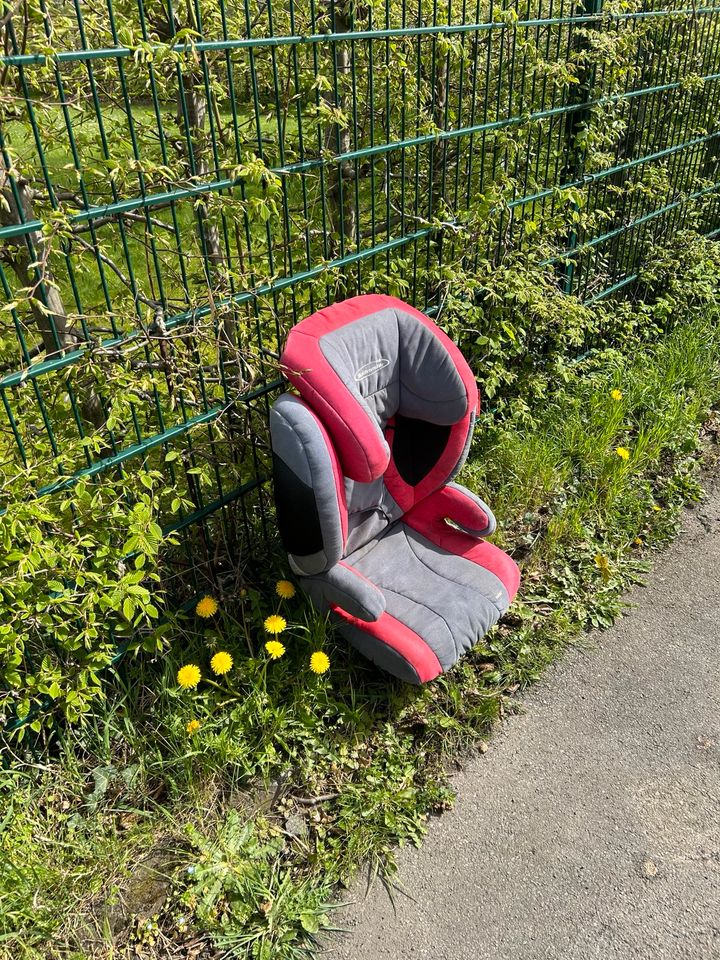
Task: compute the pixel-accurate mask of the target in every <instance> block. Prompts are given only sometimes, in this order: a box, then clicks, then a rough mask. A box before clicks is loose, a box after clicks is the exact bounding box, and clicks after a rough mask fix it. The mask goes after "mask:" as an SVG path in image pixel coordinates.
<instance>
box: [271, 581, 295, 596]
mask: <svg viewBox="0 0 720 960" xmlns="http://www.w3.org/2000/svg"><path fill="white" fill-rule="evenodd" d="M275 593H276V594H277V595H278V596H279V597H280V599H281V600H292V598H293V597H294V596H295V584H294V583H290V581H289V580H278V582H277V583H276V584H275Z"/></svg>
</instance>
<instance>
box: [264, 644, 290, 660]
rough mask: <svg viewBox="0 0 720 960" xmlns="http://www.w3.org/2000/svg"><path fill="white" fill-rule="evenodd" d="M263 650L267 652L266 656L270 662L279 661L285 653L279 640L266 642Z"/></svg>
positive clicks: (283, 646) (283, 645)
mask: <svg viewBox="0 0 720 960" xmlns="http://www.w3.org/2000/svg"><path fill="white" fill-rule="evenodd" d="M265 649H266V650H267V652H268V656H269V657H270V659H271V660H279V659H280V657H281V656H282V655H283V654H284V653H285V644H284V643H280V641H279V640H268V642H267V643H266V644H265Z"/></svg>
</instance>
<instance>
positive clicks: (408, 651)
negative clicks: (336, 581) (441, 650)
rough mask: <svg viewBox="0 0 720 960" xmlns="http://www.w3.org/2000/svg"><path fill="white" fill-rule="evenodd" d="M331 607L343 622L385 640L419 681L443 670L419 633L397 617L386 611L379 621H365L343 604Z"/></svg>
mask: <svg viewBox="0 0 720 960" xmlns="http://www.w3.org/2000/svg"><path fill="white" fill-rule="evenodd" d="M331 609H332V611H333V612H334V613H337V615H338V616H339V617H342V619H343V620H345V622H346V623H351V624H352V625H353V626H354V627H358V628H359V629H360V630H362V631H363V632H364V633H368V634H370V636H371V637H375V639H376V640H379V641H380V642H381V643H386V644H387V645H388V646H389V647H392V649H393V650H395V652H396V653H399V654H400V656H401V657H403V658H404V659H405V660H407V662H408V663H409V664H410V666H411V667H412V668H413V669H414V670H415V672H416V673H417V676H418V680H419V682H420V683H427V682H428V680H434V679H435V677H437V676H439V675H440V674H441V673H442V667H441V666H440V661H439V660H438V658H437V657H436V656H435V654H434V653H433V651H432V650H431V649H430V647H429V646H428V645H427V643H425V641H424V640H423V638H422V637H420V636H418V634H417V633H415V631H414V630H411V629H410V627H407V626H405V624H404V623H402V621H400V620H396V619H395V617H393V616H392V615H391V614H389V613H388V612H387V611H385V613H383V614H382V616H381V617H380V618H379V619H378V620H375V621H373V622H372V623H368V622H367V621H366V620H359V619H358V618H357V617H353V616H351V615H350V614H349V613H347V612H346V611H345V610H343V609H342V607H337V606H335V605H333V606H332V607H331Z"/></svg>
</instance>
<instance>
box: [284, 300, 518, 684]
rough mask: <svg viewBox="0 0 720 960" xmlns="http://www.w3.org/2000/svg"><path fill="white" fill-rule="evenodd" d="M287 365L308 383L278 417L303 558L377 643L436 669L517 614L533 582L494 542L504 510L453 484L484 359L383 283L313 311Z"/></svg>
mask: <svg viewBox="0 0 720 960" xmlns="http://www.w3.org/2000/svg"><path fill="white" fill-rule="evenodd" d="M281 363H282V365H283V367H284V372H285V374H286V376H287V377H288V379H289V380H290V382H291V384H292V385H293V386H294V387H295V388H296V389H297V391H298V393H299V395H300V396H299V397H298V396H295V395H294V394H292V393H285V394H283V395H282V396H281V397H279V398H278V399H277V400H276V402H275V404H274V405H273V408H272V411H271V415H270V429H271V437H272V449H273V469H274V481H275V502H276V506H277V518H278V526H279V530H280V535H281V537H282V540H283V543H284V545H285V548H286V549H287V551H288V554H289V560H290V566H291V568H292V569H293V571H294V572H295V573H296V574H297V575H298V577H299V581H300V584H301V585H302V587H303V589H304V590H305V591H306V592H307V593H308V594H309V595H310V597H311V599H312V601H313V603H314V604H315V606H317V607H319V608H320V609H325V610H327V609H328V608H329V609H330V610H331V611H332V612H333V614H334V616H335V617H336V618H337V619H338V620H339V621H340V625H341V631H342V633H343V634H344V635H345V637H346V638H347V639H348V640H349V641H350V643H352V644H353V645H354V646H355V647H357V648H358V650H360V651H361V652H362V653H363V654H365V656H367V657H369V658H370V659H371V660H373V661H374V662H375V663H376V664H377V665H378V666H380V667H382V668H383V669H384V670H387V671H389V672H390V673H392V674H394V675H395V676H397V677H400V678H401V679H403V680H407V681H410V682H411V683H424V682H425V681H428V680H432V679H433V677H436V676H438V674H440V673H442V672H444V671H445V670H448V669H449V668H450V667H451V666H452V665H453V664H454V663H455V662H456V661H457V660H458V659H459V658H460V657H461V656H462V655H463V654H464V653H466V652H467V651H468V650H469V649H470V648H471V647H472V646H473V645H474V644H475V643H477V641H478V640H479V639H480V638H481V637H482V636H483V634H484V633H485V632H486V631H487V630H488V629H489V628H490V627H491V626H492V625H493V624H494V623H495V622H496V621H497V620H498V619H499V618H500V617H501V616H502V614H503V613H504V612H505V610H507V608H508V606H509V605H510V603H511V601H512V599H513V598H514V596H515V593H516V591H517V588H518V583H519V579H520V574H519V571H518V568H517V566H516V564H515V563H514V561H513V560H512V559H511V558H510V557H509V556H508V555H507V554H506V553H503V551H502V550H499V549H498V548H497V547H495V546H494V545H493V544H491V543H488V542H487V541H486V540H484V539H483V538H484V537H486V536H488V535H489V534H491V533H492V532H493V531H494V529H495V518H494V517H493V514H492V511H491V510H490V508H489V507H488V506H486V504H485V503H483V501H482V500H480V498H479V497H476V496H475V494H474V493H471V492H470V490H467V489H466V488H465V487H463V486H460V484H457V483H453V482H452V480H453V477H455V475H456V474H457V473H458V471H459V470H460V467H461V466H462V464H463V463H464V461H465V458H466V457H467V454H468V450H469V447H470V440H471V438H472V433H473V427H474V422H475V417H476V413H477V410H478V403H479V401H478V391H477V385H476V383H475V379H474V377H473V375H472V373H471V371H470V367H469V366H468V364H467V363H466V361H465V359H464V358H463V356H462V354H461V353H460V351H459V350H458V348H457V347H456V346H455V344H454V343H453V342H452V341H451V340H450V339H449V338H448V337H447V336H446V335H445V334H444V333H443V332H442V330H440V329H439V327H437V326H436V325H435V324H434V323H433V322H432V321H431V320H429V319H428V317H426V316H424V315H423V314H422V313H420V312H419V311H418V310H415V309H414V308H413V307H411V306H409V305H408V304H406V303H403V302H402V301H401V300H398V299H396V298H394V297H388V296H382V295H375V294H373V295H368V296H360V297H354V298H352V299H350V300H345V301H343V302H341V303H337V304H335V305H334V306H331V307H327V308H325V309H324V310H319V311H318V312H317V313H314V314H313V315H312V316H310V317H308V318H307V319H305V320H303V321H302V322H301V323H299V324H297V326H295V327H294V328H293V329H292V330H291V331H290V335H289V336H288V340H287V343H286V345H285V349H284V351H283V353H282V356H281ZM448 520H449V521H451V522H452V525H450V524H449V523H448V522H447V521H448Z"/></svg>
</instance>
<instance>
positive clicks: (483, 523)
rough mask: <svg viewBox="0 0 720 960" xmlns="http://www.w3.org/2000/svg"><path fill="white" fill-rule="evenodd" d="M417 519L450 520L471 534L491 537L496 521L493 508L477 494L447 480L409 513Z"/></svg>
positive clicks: (472, 535)
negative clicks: (446, 482)
mask: <svg viewBox="0 0 720 960" xmlns="http://www.w3.org/2000/svg"><path fill="white" fill-rule="evenodd" d="M414 515H417V518H418V519H424V520H426V521H427V520H429V519H431V518H432V519H433V520H435V521H444V520H451V521H452V522H453V523H454V524H455V525H456V526H458V527H460V529H461V530H462V531H464V532H465V533H467V534H469V535H470V536H471V537H477V538H478V539H479V538H482V537H489V536H490V535H491V534H492V533H494V532H495V530H496V528H497V522H496V520H495V516H494V514H493V512H492V510H491V509H490V507H489V506H488V505H487V504H486V503H485V501H484V500H481V499H480V497H478V496H477V495H476V494H474V493H473V492H472V491H471V490H468V489H467V487H463V486H462V484H460V483H448V484H446V485H445V486H444V487H441V489H440V490H436V491H435V493H431V494H430V496H429V497H426V498H425V499H424V500H422V501H420V503H418V504H417V505H416V506H415V507H414V508H413V509H412V510H411V511H410V513H409V515H408V519H409V520H410V522H411V523H412V519H413V517H414Z"/></svg>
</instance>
